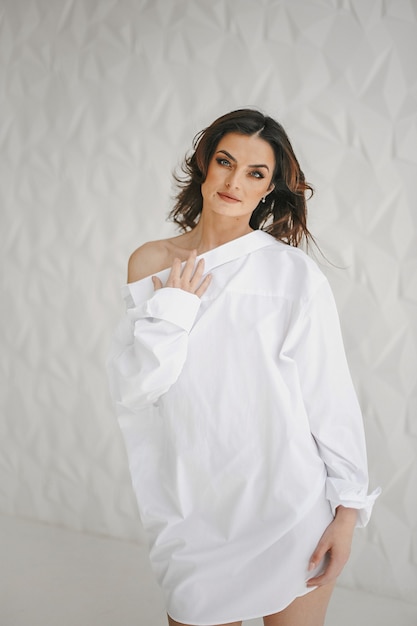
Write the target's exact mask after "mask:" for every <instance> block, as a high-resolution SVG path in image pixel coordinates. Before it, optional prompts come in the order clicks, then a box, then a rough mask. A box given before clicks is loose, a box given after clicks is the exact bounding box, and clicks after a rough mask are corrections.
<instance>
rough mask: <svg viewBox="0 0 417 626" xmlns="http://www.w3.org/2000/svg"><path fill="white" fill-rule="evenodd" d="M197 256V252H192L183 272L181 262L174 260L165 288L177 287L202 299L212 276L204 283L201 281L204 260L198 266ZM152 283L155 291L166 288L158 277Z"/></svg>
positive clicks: (153, 278)
mask: <svg viewBox="0 0 417 626" xmlns="http://www.w3.org/2000/svg"><path fill="white" fill-rule="evenodd" d="M196 256H197V250H192V251H191V254H190V256H189V257H188V259H187V261H186V263H185V265H184V267H183V269H182V271H181V260H180V259H174V262H173V264H172V268H171V272H170V274H169V276H168V280H167V283H166V285H165V287H177V288H178V289H183V290H184V291H188V292H189V293H194V294H195V295H196V296H198V297H199V298H201V296H202V295H203V293H205V291H206V290H207V288H208V286H209V284H210V281H211V274H208V275H207V276H206V277H205V278H204V279H203V281H202V280H201V279H202V276H203V273H204V259H200V260H199V262H198V263H197V264H196V262H195V260H196ZM152 281H153V285H154V288H155V291H156V290H157V289H162V287H164V285H163V284H162V282H161V280H160V279H159V278H158V277H157V276H152Z"/></svg>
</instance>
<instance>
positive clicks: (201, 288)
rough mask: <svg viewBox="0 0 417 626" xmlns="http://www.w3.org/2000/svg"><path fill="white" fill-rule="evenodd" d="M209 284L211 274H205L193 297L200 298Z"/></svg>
mask: <svg viewBox="0 0 417 626" xmlns="http://www.w3.org/2000/svg"><path fill="white" fill-rule="evenodd" d="M210 283H211V274H207V276H206V277H205V278H204V280H203V282H202V283H201V285H200V286H199V288H198V289H197V290H196V292H195V295H196V296H198V297H199V298H201V296H202V295H203V293H205V292H206V291H207V289H208V287H209V285H210Z"/></svg>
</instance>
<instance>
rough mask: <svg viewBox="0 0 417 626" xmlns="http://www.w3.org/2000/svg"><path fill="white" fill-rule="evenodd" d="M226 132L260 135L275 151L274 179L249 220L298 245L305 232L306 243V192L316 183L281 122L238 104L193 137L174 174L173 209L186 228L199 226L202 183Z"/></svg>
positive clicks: (255, 226) (174, 216)
mask: <svg viewBox="0 0 417 626" xmlns="http://www.w3.org/2000/svg"><path fill="white" fill-rule="evenodd" d="M228 133H240V134H242V135H257V136H258V137H260V138H261V139H263V140H264V141H267V142H268V143H269V145H270V146H271V147H272V149H273V151H274V154H275V169H274V173H273V176H272V180H271V182H272V183H273V184H274V185H275V187H274V189H273V191H271V192H270V193H269V194H268V195H267V196H266V199H265V202H259V204H258V206H257V207H256V208H255V209H254V211H253V213H252V215H251V219H250V222H249V225H250V227H251V228H253V229H254V230H258V229H261V230H265V231H266V232H268V233H270V234H271V235H273V236H274V237H275V238H276V239H279V240H280V241H283V242H285V243H288V244H289V245H292V246H298V245H299V244H300V243H301V242H302V240H303V238H305V240H306V243H307V245H308V243H309V241H310V240H313V241H314V239H313V237H312V235H311V233H310V232H309V230H308V228H307V205H306V193H307V192H309V194H310V196H309V197H310V198H311V196H312V195H313V188H312V186H311V185H309V183H307V182H306V180H305V177H304V174H303V172H302V170H301V168H300V165H299V163H298V161H297V159H296V156H295V154H294V150H293V148H292V146H291V143H290V140H289V139H288V136H287V134H286V132H285V130H284V129H283V127H282V126H281V124H279V123H278V122H276V121H275V120H274V119H272V117H268V116H266V115H263V113H261V112H260V111H258V110H256V109H238V110H237V111H232V112H231V113H227V114H226V115H223V116H222V117H219V118H218V119H217V120H215V121H214V122H213V123H212V124H211V125H210V126H208V127H207V128H205V129H204V130H202V131H201V132H199V133H198V134H197V135H196V136H195V137H194V141H193V150H194V151H193V153H192V154H191V156H187V157H186V158H185V160H184V163H183V165H182V171H183V172H184V174H185V176H183V177H181V176H178V175H176V174H174V178H175V181H176V183H177V185H178V187H179V192H178V194H177V195H176V196H175V200H176V202H175V205H174V208H173V209H172V211H171V212H170V214H169V219H171V220H172V221H174V222H175V223H176V224H177V225H178V226H179V227H180V228H181V230H182V231H184V232H186V231H189V230H192V229H193V228H195V226H197V223H198V220H199V217H200V214H201V211H202V209H203V196H202V194H201V184H202V183H203V182H204V181H205V178H206V175H207V170H208V166H209V163H210V161H211V159H212V157H213V154H214V152H215V150H216V147H217V145H218V143H219V141H220V139H221V138H222V137H223V136H224V135H226V134H228Z"/></svg>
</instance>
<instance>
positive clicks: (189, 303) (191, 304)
mask: <svg viewBox="0 0 417 626" xmlns="http://www.w3.org/2000/svg"><path fill="white" fill-rule="evenodd" d="M200 303H201V300H200V298H199V297H198V296H196V294H195V293H190V292H189V291H184V290H183V289H179V288H177V287H163V288H162V289H158V290H157V291H155V293H154V295H153V296H152V298H150V299H149V300H147V301H146V302H144V303H143V304H141V305H139V306H138V307H135V308H134V309H128V311H127V314H128V316H129V318H130V319H131V320H132V321H137V320H139V319H144V318H148V319H149V318H150V319H157V320H164V321H167V322H171V324H174V325H175V326H179V327H180V328H183V329H184V330H185V331H186V332H187V333H189V332H190V330H191V328H192V326H193V324H194V322H195V318H196V316H197V313H198V310H199V308H200Z"/></svg>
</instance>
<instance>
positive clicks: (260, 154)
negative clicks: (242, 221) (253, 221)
mask: <svg viewBox="0 0 417 626" xmlns="http://www.w3.org/2000/svg"><path fill="white" fill-rule="evenodd" d="M274 167H275V155H274V151H273V149H272V147H271V146H270V145H269V143H268V142H266V141H265V140H264V139H260V138H259V137H258V136H257V135H240V134H239V133H228V134H227V135H224V137H222V138H221V139H220V141H219V143H218V145H217V148H216V150H215V152H214V154H213V157H212V159H211V161H210V163H209V167H208V171H207V176H206V180H205V181H204V183H203V184H202V185H201V193H202V196H203V211H207V210H210V211H214V212H215V213H218V214H220V215H225V216H230V217H241V216H244V215H248V216H250V215H251V214H252V212H253V210H254V209H255V208H256V207H257V205H258V204H259V202H260V200H261V199H262V197H263V196H265V195H267V194H268V193H269V192H270V191H272V190H273V188H274V186H273V185H272V184H271V179H272V175H273V172H274Z"/></svg>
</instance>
